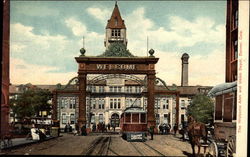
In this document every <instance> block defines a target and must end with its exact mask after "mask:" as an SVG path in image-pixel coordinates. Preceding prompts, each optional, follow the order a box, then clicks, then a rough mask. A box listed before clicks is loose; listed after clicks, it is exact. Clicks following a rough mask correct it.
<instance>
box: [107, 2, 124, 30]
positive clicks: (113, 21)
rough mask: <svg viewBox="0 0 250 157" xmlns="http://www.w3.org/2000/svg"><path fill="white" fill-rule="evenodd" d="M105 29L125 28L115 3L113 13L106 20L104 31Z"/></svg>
mask: <svg viewBox="0 0 250 157" xmlns="http://www.w3.org/2000/svg"><path fill="white" fill-rule="evenodd" d="M107 28H118V29H126V26H125V24H124V20H123V19H122V17H121V14H120V11H119V8H118V5H117V3H115V7H114V10H113V13H112V15H111V17H110V19H109V20H108V23H107V26H106V29H107Z"/></svg>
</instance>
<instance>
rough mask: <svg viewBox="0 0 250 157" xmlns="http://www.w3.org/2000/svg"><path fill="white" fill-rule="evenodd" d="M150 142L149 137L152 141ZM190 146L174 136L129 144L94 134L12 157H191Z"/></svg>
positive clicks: (54, 142)
mask: <svg viewBox="0 0 250 157" xmlns="http://www.w3.org/2000/svg"><path fill="white" fill-rule="evenodd" d="M148 138H149V137H148ZM191 152H192V149H191V146H190V144H189V143H188V142H183V141H181V140H180V139H179V138H177V137H174V136H173V135H155V136H154V140H149V139H148V140H147V141H146V142H127V141H125V140H123V139H122V138H121V136H120V135H118V134H116V135H108V134H106V135H104V134H90V135H88V136H74V135H72V134H63V136H62V137H59V138H56V139H52V140H49V141H44V142H42V143H37V144H33V145H30V146H25V147H22V148H17V149H13V150H9V151H5V153H6V154H10V155H14V154H17V155H88V156H89V155H110V156H190V155H191Z"/></svg>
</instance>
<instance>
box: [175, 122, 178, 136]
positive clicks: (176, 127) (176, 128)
mask: <svg viewBox="0 0 250 157" xmlns="http://www.w3.org/2000/svg"><path fill="white" fill-rule="evenodd" d="M177 130H178V126H177V124H175V125H174V135H175V136H176V132H177Z"/></svg>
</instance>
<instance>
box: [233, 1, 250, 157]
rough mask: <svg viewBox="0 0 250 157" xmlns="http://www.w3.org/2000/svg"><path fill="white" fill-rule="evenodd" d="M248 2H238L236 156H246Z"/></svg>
mask: <svg viewBox="0 0 250 157" xmlns="http://www.w3.org/2000/svg"><path fill="white" fill-rule="evenodd" d="M249 11H250V9H249V1H241V0H239V27H238V41H239V42H238V43H239V44H238V50H239V54H238V76H237V78H238V80H237V124H236V154H237V157H246V156H247V126H248V121H247V120H248V116H247V115H248V75H249V74H248V66H249V60H248V58H249V22H250V21H249Z"/></svg>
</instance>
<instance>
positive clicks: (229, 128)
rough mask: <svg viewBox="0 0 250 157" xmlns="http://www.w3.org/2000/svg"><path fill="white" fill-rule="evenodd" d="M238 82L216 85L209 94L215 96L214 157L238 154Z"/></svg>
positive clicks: (212, 153) (212, 141)
mask: <svg viewBox="0 0 250 157" xmlns="http://www.w3.org/2000/svg"><path fill="white" fill-rule="evenodd" d="M236 93H237V82H236V81H235V82H232V83H224V84H220V85H217V86H215V87H214V88H213V89H212V90H211V91H210V92H209V95H210V96H213V97H215V112H214V135H213V136H212V139H211V144H210V146H209V154H210V155H212V156H213V157H217V156H219V157H220V156H226V157H233V156H235V155H236V109H237V101H236V98H237V94H236Z"/></svg>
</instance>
